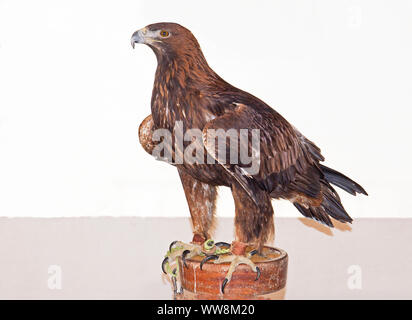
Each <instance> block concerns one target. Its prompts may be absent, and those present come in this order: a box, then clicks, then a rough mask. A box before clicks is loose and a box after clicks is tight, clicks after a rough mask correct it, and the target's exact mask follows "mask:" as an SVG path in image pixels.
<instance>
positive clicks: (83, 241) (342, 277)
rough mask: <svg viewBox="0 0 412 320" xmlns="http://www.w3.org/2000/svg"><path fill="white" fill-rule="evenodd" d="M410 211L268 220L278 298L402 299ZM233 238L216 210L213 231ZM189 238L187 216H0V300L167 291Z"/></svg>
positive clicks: (148, 295)
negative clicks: (282, 259)
mask: <svg viewBox="0 0 412 320" xmlns="http://www.w3.org/2000/svg"><path fill="white" fill-rule="evenodd" d="M411 230H412V219H357V220H356V221H355V222H354V223H353V224H352V225H351V227H345V226H343V225H339V226H338V228H337V229H334V230H332V231H331V230H329V229H328V228H326V227H323V226H321V225H319V224H317V223H315V222H312V221H309V220H306V219H304V218H302V219H292V218H279V219H276V239H275V245H276V246H278V247H280V248H283V249H284V250H286V251H287V252H288V254H289V271H288V284H287V288H286V294H285V298H286V299H381V298H389V299H411V298H412V276H411V271H412V245H411V243H412V235H411V232H412V231H411ZM232 238H233V221H232V219H220V220H219V221H218V227H217V230H216V236H215V239H217V240H221V241H224V240H226V241H230V240H231V239H232ZM175 239H179V240H183V241H189V240H190V239H191V232H190V222H189V220H188V219H183V218H176V219H165V218H150V219H149V218H146V219H144V218H109V217H102V218H59V219H35V218H27V219H26V218H14V219H8V218H0V299H15V298H22V299H171V298H172V292H171V289H170V285H169V283H168V282H167V281H166V279H165V278H164V277H162V273H161V270H160V263H161V261H162V258H163V255H164V254H165V252H166V250H167V247H168V245H169V243H170V242H171V241H172V240H175Z"/></svg>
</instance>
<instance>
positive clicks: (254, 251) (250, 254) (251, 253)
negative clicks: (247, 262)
mask: <svg viewBox="0 0 412 320" xmlns="http://www.w3.org/2000/svg"><path fill="white" fill-rule="evenodd" d="M256 253H258V251H257V250H256V249H255V250H252V251H250V252H249V256H254V255H255V254H256Z"/></svg>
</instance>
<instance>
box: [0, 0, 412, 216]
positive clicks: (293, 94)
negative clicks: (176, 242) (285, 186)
mask: <svg viewBox="0 0 412 320" xmlns="http://www.w3.org/2000/svg"><path fill="white" fill-rule="evenodd" d="M411 17H412V2H411V1H406V0H405V1H389V0H388V1H377V0H373V1H372V0H371V1H328V0H324V1H290V0H287V1H286V0H284V1H258V2H257V1H239V0H236V1H222V0H220V1H211V0H209V1H193V0H191V1H163V0H156V1H139V0H133V1H114V0H112V1H102V0H100V1H74V0H70V1H41V0H38V1H18V0H14V1H5V0H0V215H1V216H11V217H16V216H38V217H57V216H101V215H113V216H125V215H133V216H150V217H152V216H188V215H189V213H188V208H187V205H186V201H185V198H184V193H183V191H182V188H181V185H180V181H179V178H178V175H177V172H176V169H175V168H173V167H171V166H168V165H167V164H165V163H160V162H157V161H155V160H154V159H152V158H151V157H150V156H149V155H147V154H146V153H145V152H144V151H143V149H142V148H141V147H140V145H139V143H138V138H137V128H138V125H139V124H140V122H141V121H142V120H143V119H144V117H145V116H147V115H148V114H149V113H150V96H151V89H152V84H153V77H154V72H155V67H156V59H155V56H154V54H153V53H152V52H151V50H150V49H149V48H148V47H145V46H137V47H136V49H135V50H132V48H131V46H130V36H131V34H132V33H133V32H134V31H135V30H137V29H140V28H142V27H144V26H145V25H147V24H150V23H154V22H161V21H173V22H178V23H180V24H182V25H184V26H186V27H188V28H189V29H191V30H192V32H193V33H194V34H195V36H196V37H197V38H198V40H199V42H200V45H201V46H202V49H203V51H204V53H205V56H206V58H207V60H208V62H209V64H210V65H211V66H212V68H214V70H215V71H216V72H217V73H219V74H220V75H221V76H222V77H223V78H224V79H226V80H227V81H229V82H230V83H232V84H233V85H235V86H237V87H239V88H242V89H244V90H246V91H249V92H251V93H252V94H254V95H256V96H258V97H260V98H261V99H263V100H264V101H266V102H267V103H268V104H269V105H271V106H272V107H274V108H275V109H276V110H277V111H279V112H280V113H281V114H282V115H283V116H285V117H286V118H287V119H288V120H289V121H290V122H291V123H292V124H293V125H295V126H296V127H297V128H298V129H299V130H300V131H301V132H302V133H303V134H305V135H306V136H307V137H308V138H310V139H312V140H313V141H315V142H316V143H317V145H318V146H320V147H321V148H322V151H323V154H324V155H325V156H326V159H327V160H326V164H327V165H328V166H331V167H333V168H335V169H338V170H340V171H342V172H343V173H346V174H348V175H349V176H350V177H352V178H354V179H355V180H357V181H358V182H359V183H361V184H362V185H363V186H364V187H365V188H366V190H367V191H368V192H369V194H370V196H369V197H356V198H354V197H351V196H350V195H346V194H344V193H343V191H342V192H341V195H342V198H343V202H344V204H345V206H346V208H347V210H348V212H349V213H350V214H351V215H352V216H353V217H410V216H411V215H412V214H411V210H410V209H409V207H410V205H409V199H410V191H411V172H410V164H411V160H412V159H411V153H412V152H411V141H410V137H411V125H410V119H411V115H412V113H411V107H412V81H411V80H412V79H411V78H412V33H411V31H412V19H411ZM274 205H275V214H276V215H277V216H299V213H298V212H297V211H296V210H295V209H294V207H293V206H292V205H290V204H289V203H286V202H279V201H278V202H274ZM218 215H220V216H232V215H233V200H232V198H231V195H230V192H229V190H227V189H226V188H222V192H221V197H220V200H219V207H218Z"/></svg>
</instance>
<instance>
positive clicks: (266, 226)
mask: <svg viewBox="0 0 412 320" xmlns="http://www.w3.org/2000/svg"><path fill="white" fill-rule="evenodd" d="M137 42H138V43H145V44H147V45H148V46H150V47H151V48H152V49H153V51H154V53H155V55H156V57H157V61H158V66H157V70H156V75H155V82H154V86H153V93H152V101H151V115H150V116H149V117H147V118H146V119H145V120H144V121H143V123H142V125H141V127H140V129H139V136H140V141H141V143H142V145H143V147H144V148H145V150H146V151H147V152H149V153H152V150H153V148H154V143H153V141H152V137H151V134H152V132H153V130H155V129H159V128H165V129H168V130H170V131H172V130H173V128H174V126H175V123H176V121H182V123H183V126H184V130H187V129H192V128H198V129H200V130H202V132H203V138H204V147H205V157H206V155H207V153H208V154H209V155H214V152H216V150H214V148H215V147H214V146H213V145H208V144H207V142H206V140H205V135H206V131H207V130H208V129H215V130H218V129H224V130H229V129H235V130H240V129H249V130H252V129H259V130H260V140H259V143H260V165H259V171H258V172H257V173H256V174H253V175H247V174H245V173H244V171H243V170H242V168H241V167H242V165H241V164H239V165H221V164H218V163H216V164H190V163H183V164H177V165H176V167H177V169H178V171H179V174H180V178H181V180H182V184H183V188H184V191H185V194H186V198H187V201H188V204H189V209H190V213H191V216H192V223H193V231H194V234H195V237H201V238H203V239H206V238H208V237H209V236H210V234H209V232H210V228H211V226H212V224H213V216H214V211H215V201H216V196H217V191H216V187H217V186H227V187H230V188H231V190H232V194H233V198H234V201H235V209H236V218H235V229H236V238H237V240H238V241H241V242H246V243H254V244H256V245H257V246H258V247H259V248H260V247H262V245H263V244H264V243H265V242H266V241H267V240H268V238H269V236H270V235H271V234H272V233H273V230H274V226H273V208H272V204H271V199H272V198H275V199H280V198H283V199H287V200H290V201H291V202H292V203H293V204H294V205H295V206H296V208H297V209H298V210H299V211H300V212H301V213H302V214H303V215H304V216H306V217H308V218H313V219H316V220H318V221H320V222H323V223H325V224H327V225H328V226H333V224H332V222H331V220H330V218H329V216H330V217H333V218H334V219H336V220H338V221H341V222H351V221H352V219H351V218H350V217H349V215H348V214H347V213H346V211H345V209H344V208H343V206H342V204H341V202H340V199H339V196H338V194H337V193H336V191H335V190H334V189H333V187H332V186H331V184H330V183H332V184H335V185H336V186H339V187H341V188H343V189H344V190H346V191H348V192H350V193H351V194H356V193H363V194H366V192H365V190H364V189H363V188H362V187H361V186H360V185H358V184H357V183H355V182H354V181H352V180H350V179H349V178H347V177H345V176H344V175H342V174H341V173H339V172H337V171H335V170H332V169H330V168H327V167H325V166H323V165H321V164H320V162H321V161H323V160H324V158H323V156H322V155H321V153H320V149H319V148H318V147H317V146H316V145H315V144H314V143H313V142H311V141H310V140H308V139H307V138H305V137H304V136H303V135H302V134H301V133H300V132H299V131H297V130H296V129H295V128H294V127H293V126H292V125H291V124H289V122H288V121H286V120H285V119H284V118H283V117H282V116H281V115H280V114H279V113H277V112H276V111H275V110H273V109H272V108H270V107H269V106H268V105H267V104H266V103H264V102H263V101H261V100H259V99H258V98H256V97H254V96H253V95H251V94H249V93H247V92H245V91H242V90H240V89H237V88H235V87H233V86H232V85H230V84H229V83H227V82H226V81H224V80H223V79H222V78H221V77H220V76H218V75H217V74H216V73H215V72H214V71H213V70H212V69H211V68H210V67H209V65H208V64H207V62H206V59H205V57H204V56H203V53H202V51H201V49H200V46H199V44H198V42H197V40H196V38H195V37H194V36H193V35H192V33H191V32H190V31H189V30H187V29H186V28H184V27H182V26H180V25H178V24H175V23H157V24H152V25H149V26H147V27H146V28H144V29H142V30H139V31H137V32H135V33H134V35H133V37H132V44H133V45H134V43H137ZM227 143H228V142H227ZM227 146H228V148H227V153H228V156H229V151H230V145H229V144H228V145H227ZM249 147H251V146H250V145H249ZM173 152H174V153H176V152H183V151H182V150H175V149H174V150H173Z"/></svg>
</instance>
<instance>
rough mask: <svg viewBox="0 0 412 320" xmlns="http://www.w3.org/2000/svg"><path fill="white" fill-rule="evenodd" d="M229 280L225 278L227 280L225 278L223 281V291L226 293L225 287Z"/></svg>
mask: <svg viewBox="0 0 412 320" xmlns="http://www.w3.org/2000/svg"><path fill="white" fill-rule="evenodd" d="M228 282H229V279H228V278H225V280H223V282H222V293H225V287H226V285H227V283H228Z"/></svg>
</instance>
